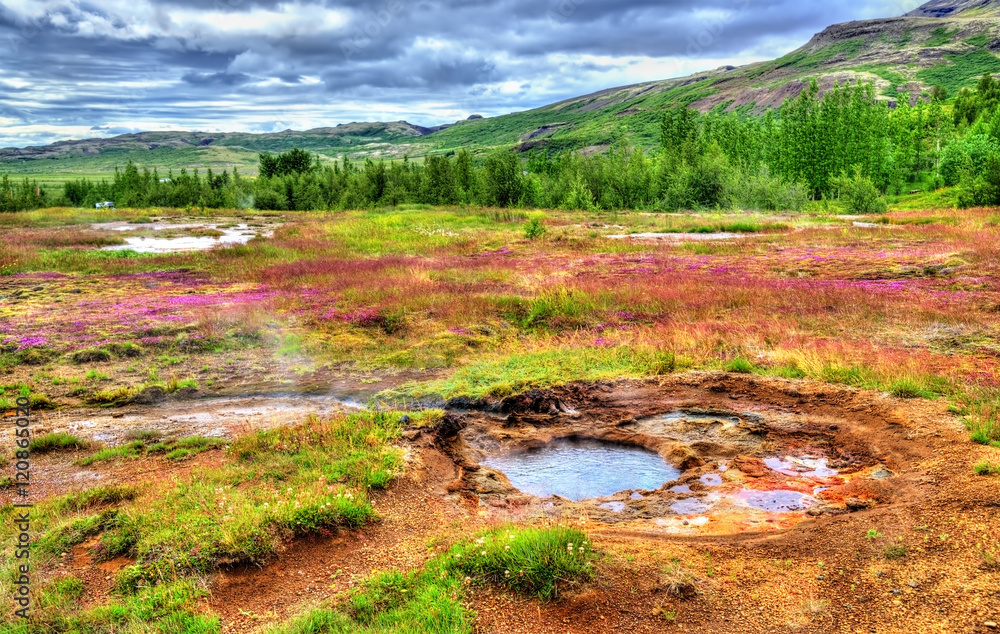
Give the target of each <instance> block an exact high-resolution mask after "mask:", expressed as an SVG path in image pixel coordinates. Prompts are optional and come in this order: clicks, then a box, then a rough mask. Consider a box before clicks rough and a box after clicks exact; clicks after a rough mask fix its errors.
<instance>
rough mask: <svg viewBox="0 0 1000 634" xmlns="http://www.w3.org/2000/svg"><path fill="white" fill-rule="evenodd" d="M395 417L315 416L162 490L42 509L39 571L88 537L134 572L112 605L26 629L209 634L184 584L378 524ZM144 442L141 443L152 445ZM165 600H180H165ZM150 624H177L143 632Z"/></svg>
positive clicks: (5, 516)
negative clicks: (329, 534)
mask: <svg viewBox="0 0 1000 634" xmlns="http://www.w3.org/2000/svg"><path fill="white" fill-rule="evenodd" d="M400 416H401V415H400V414H397V413H389V412H384V411H383V412H363V413H358V414H351V415H336V416H333V417H331V418H328V419H322V420H321V419H318V418H314V417H313V418H309V419H308V420H307V421H306V422H304V423H303V424H302V425H299V426H296V427H282V428H278V429H272V430H268V431H261V432H256V433H253V434H250V435H249V436H245V437H242V438H240V439H237V440H236V441H234V442H233V444H232V445H231V447H230V451H229V453H228V456H229V457H228V458H227V459H226V460H223V461H220V464H218V466H213V467H210V468H198V469H195V470H194V471H192V472H191V473H190V474H189V475H186V476H183V477H179V478H176V479H173V480H168V481H164V482H163V483H162V484H161V485H160V486H158V487H157V489H156V490H155V491H153V490H149V493H150V495H149V496H147V497H143V498H139V492H138V490H136V489H135V488H132V487H99V488H96V489H91V490H88V491H84V492H80V493H74V494H71V495H67V496H63V497H59V498H50V499H48V500H43V501H42V502H40V503H38V504H37V505H36V507H35V510H34V512H33V516H32V520H33V526H32V528H33V530H34V531H37V534H38V539H39V541H38V543H39V544H41V547H40V548H39V549H38V550H36V552H37V555H35V554H34V553H33V557H37V558H38V562H37V563H38V564H39V565H46V564H49V565H51V564H52V563H53V562H54V560H55V559H56V558H57V557H58V555H59V553H61V552H65V550H66V549H67V548H71V547H72V546H74V545H76V544H79V543H82V541H84V540H86V539H88V538H89V537H91V536H95V535H100V539H99V541H98V542H97V544H96V545H95V546H94V548H93V556H94V557H95V558H96V559H98V560H101V559H109V558H112V557H116V556H121V555H125V556H128V557H130V558H132V559H134V560H135V562H136V563H135V564H134V565H132V566H127V567H125V568H124V569H122V570H121V571H120V572H119V573H118V575H117V576H116V578H115V587H116V588H117V590H116V592H117V596H116V598H114V599H113V600H112V601H111V602H110V603H108V604H106V605H103V606H100V607H98V608H94V609H93V610H89V611H87V612H79V613H77V612H74V610H73V609H72V608H69V607H67V608H65V609H58V610H53V611H40V612H39V615H38V617H37V618H36V620H35V621H33V622H32V625H33V626H37V627H41V626H42V625H45V626H46V627H50V628H51V627H55V625H53V624H58V625H59V627H61V628H63V629H58V628H57V629H55V630H51V631H67V632H68V631H78V630H74V629H72V628H73V627H77V628H80V627H83V626H84V624H89V625H88V626H87V627H91V626H93V627H91V629H83V630H79V631H87V632H90V631H94V632H97V631H101V632H105V631H122V632H146V631H159V632H189V631H199V632H200V631H205V632H208V631H215V630H213V629H211V628H212V627H215V625H212V623H216V622H215V621H214V620H212V619H210V618H208V617H201V616H196V615H195V613H194V603H193V598H194V597H193V595H191V594H190V593H189V592H188V590H187V589H190V588H192V587H194V586H190V585H185V584H189V582H190V579H189V578H190V576H191V575H197V574H203V573H206V572H210V571H211V570H213V569H214V568H215V567H216V566H217V565H219V564H220V563H223V562H229V563H235V562H245V563H262V562H264V561H266V560H268V559H269V558H271V557H273V556H274V555H275V553H276V552H277V549H278V546H279V544H281V543H282V542H284V541H285V540H287V539H289V538H292V537H294V536H296V535H301V534H307V533H315V532H323V531H326V530H328V529H333V528H336V527H347V528H356V527H359V526H361V525H363V524H365V523H367V522H370V521H372V520H373V519H375V512H374V510H373V509H372V507H371V505H370V504H369V502H368V492H369V491H370V490H371V489H380V488H384V487H385V486H387V485H388V484H389V483H390V482H391V481H392V479H393V478H394V477H395V476H396V474H398V473H399V472H400V471H401V469H402V467H403V460H402V452H401V451H400V450H399V449H398V448H396V447H394V446H392V443H394V442H395V441H396V440H397V439H398V438H399V433H400V429H401V425H400ZM144 436H147V438H146V439H145V442H155V440H156V439H155V437H154V436H155V435H150V434H146V435H144ZM217 443H218V441H217V440H215V439H204V438H187V439H182V440H180V441H176V442H175V443H172V444H171V443H163V446H162V447H161V446H160V445H159V444H157V445H153V446H152V447H150V448H149V449H148V451H150V452H152V451H166V450H167V449H170V451H196V450H198V449H199V448H205V447H211V446H216V445H217ZM144 446H145V443H144V441H143V440H136V441H132V442H131V443H130V444H129V445H126V446H125V447H128V448H129V449H128V450H127V451H132V452H133V453H135V454H136V455H138V453H139V452H140V451H142V450H144V449H143V448H144ZM13 512H14V509H13V507H12V506H5V507H0V548H3V549H6V550H7V551H10V550H11V549H12V548H13V543H14V541H13V540H15V539H16V532H17V531H16V528H15V527H14V526H13V522H12V521H10V519H11V517H12V514H13ZM33 561H34V560H33ZM13 565H14V560H13V559H10V560H8V561H6V562H5V563H3V564H2V565H0V593H5V594H6V595H7V596H9V595H10V592H11V591H12V586H11V585H10V584H11V576H10V570H11V566H13ZM185 588H187V589H185ZM47 591H49V586H36V587H34V588H33V589H32V592H33V595H34V596H35V599H36V601H39V600H41V597H42V595H43V594H44V593H45V592H47ZM174 591H178V592H180V593H181V594H182V595H183V596H184V597H186V598H184V600H183V601H179V602H174V603H170V601H168V599H169V597H170V595H171V593H173V592H174ZM150 601H152V602H153V603H154V604H155V603H156V602H159V603H161V604H162V606H161V607H162V608H163V609H147V608H152V607H155V605H154V606H151V605H150V603H149V602H150ZM164 602H166V603H164ZM36 605H37V603H36ZM170 606H173V607H170ZM144 610H145V611H144ZM154 615H160V616H163V617H164V618H169V619H176V623H174V624H173V625H170V626H169V627H167V629H158V630H155V629H149V627H151V625H150V624H151V621H152V619H153V618H154ZM171 615H173V616H171ZM10 619H11V615H10V614H9V613H8V614H5V615H3V616H0V630H3V631H8V630H7V629H3V628H4V625H3V624H6V625H13V621H12V620H10ZM160 623H161V624H160V626H159V627H161V628H162V627H164V626H163V623H164V622H163V621H161V622H160ZM216 625H217V624H216ZM182 626H183V627H182ZM184 627H191V628H195V629H183V628H184ZM95 628H96V629H95ZM116 628H117V629H116ZM178 628H180V629H178ZM198 628H201V629H198ZM205 628H208V629H205ZM27 631H32V630H27ZM33 631H50V630H45V629H36V630H33Z"/></svg>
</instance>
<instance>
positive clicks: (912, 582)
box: [906, 581, 920, 588]
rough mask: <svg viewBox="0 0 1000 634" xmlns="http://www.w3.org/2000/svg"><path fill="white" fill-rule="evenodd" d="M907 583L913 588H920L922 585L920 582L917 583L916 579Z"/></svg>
mask: <svg viewBox="0 0 1000 634" xmlns="http://www.w3.org/2000/svg"><path fill="white" fill-rule="evenodd" d="M906 585H908V586H910V587H911V588H919V587H920V584H919V583H917V582H916V581H910V582H908V583H907V584H906Z"/></svg>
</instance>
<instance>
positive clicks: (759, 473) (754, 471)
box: [733, 456, 771, 478]
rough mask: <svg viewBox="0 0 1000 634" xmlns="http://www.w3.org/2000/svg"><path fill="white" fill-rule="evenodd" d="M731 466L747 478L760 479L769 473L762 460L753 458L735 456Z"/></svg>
mask: <svg viewBox="0 0 1000 634" xmlns="http://www.w3.org/2000/svg"><path fill="white" fill-rule="evenodd" d="M733 464H735V465H736V468H737V469H739V470H740V472H741V473H742V474H743V475H745V476H747V477H748V478H762V477H764V476H766V475H767V474H768V473H770V471H771V470H770V469H768V468H767V465H766V464H764V461H763V460H761V459H760V458H754V457H753V456H737V457H736V459H735V460H733Z"/></svg>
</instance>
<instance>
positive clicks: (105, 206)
mask: <svg viewBox="0 0 1000 634" xmlns="http://www.w3.org/2000/svg"><path fill="white" fill-rule="evenodd" d="M114 208H115V204H114V203H113V202H111V201H110V200H105V201H104V202H103V203H96V204H95V205H94V209H114Z"/></svg>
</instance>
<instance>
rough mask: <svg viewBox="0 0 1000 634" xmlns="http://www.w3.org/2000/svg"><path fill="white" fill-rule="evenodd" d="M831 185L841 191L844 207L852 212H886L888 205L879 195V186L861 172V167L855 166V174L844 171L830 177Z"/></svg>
mask: <svg viewBox="0 0 1000 634" xmlns="http://www.w3.org/2000/svg"><path fill="white" fill-rule="evenodd" d="M830 185H831V186H832V187H833V189H834V190H836V191H837V192H838V193H839V196H840V200H841V202H842V203H843V204H844V209H845V211H847V212H848V213H852V214H884V213H885V212H886V209H888V205H887V204H886V202H885V199H883V198H882V197H881V196H880V195H879V191H878V188H877V187H875V183H873V182H872V180H871V179H870V178H868V177H867V176H865V175H863V174H862V173H861V167H860V166H855V167H854V175H853V176H848V175H847V174H846V173H842V174H841V175H840V176H838V177H836V178H832V179H830Z"/></svg>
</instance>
